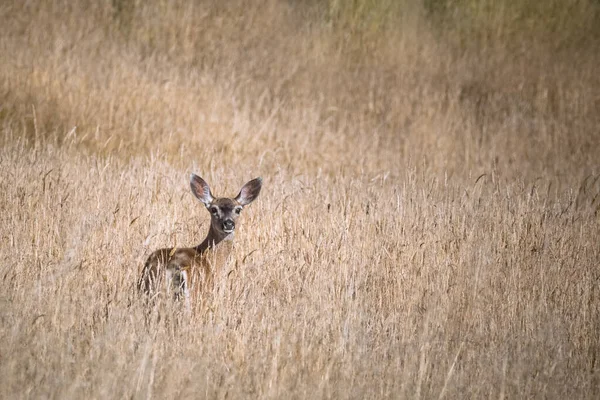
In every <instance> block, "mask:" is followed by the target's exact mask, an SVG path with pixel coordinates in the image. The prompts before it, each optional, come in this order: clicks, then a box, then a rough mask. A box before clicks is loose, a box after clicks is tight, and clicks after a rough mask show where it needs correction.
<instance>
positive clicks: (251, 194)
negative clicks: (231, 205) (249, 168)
mask: <svg viewBox="0 0 600 400" xmlns="http://www.w3.org/2000/svg"><path fill="white" fill-rule="evenodd" d="M261 187H262V178H256V179H252V180H251V181H250V182H248V183H246V184H245V185H244V186H243V187H242V190H240V193H239V194H238V195H237V196H236V197H235V200H237V201H238V202H239V203H240V204H241V205H242V207H245V206H247V205H248V204H250V203H252V202H253V201H254V199H256V198H257V197H258V194H259V193H260V188H261Z"/></svg>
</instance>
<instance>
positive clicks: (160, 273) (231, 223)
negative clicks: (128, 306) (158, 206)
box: [138, 174, 262, 307]
mask: <svg viewBox="0 0 600 400" xmlns="http://www.w3.org/2000/svg"><path fill="white" fill-rule="evenodd" d="M190 185H191V188H192V193H194V195H195V196H196V198H198V200H200V201H201V202H202V203H203V204H204V205H205V206H206V208H207V210H208V211H209V212H210V214H211V224H210V228H209V231H208V234H207V236H206V238H205V239H204V241H202V243H200V244H199V245H198V246H196V247H190V248H164V249H160V250H157V251H155V252H153V253H152V254H150V256H149V257H148V259H147V260H146V263H145V264H144V267H143V269H142V276H141V277H140V280H139V282H138V288H139V289H140V290H142V291H144V292H146V293H148V294H154V293H158V292H160V291H161V289H162V288H163V287H164V288H165V289H166V290H167V293H172V294H173V297H174V298H176V299H185V301H186V303H187V304H188V307H189V306H190V305H195V304H196V303H197V299H198V298H199V296H201V293H203V292H207V291H210V290H211V288H212V284H213V281H214V278H215V276H218V275H219V272H220V269H222V268H223V266H224V265H225V264H226V263H227V260H228V258H229V255H230V254H231V252H232V249H233V238H234V234H235V224H236V221H237V218H238V217H239V215H240V213H241V211H242V209H243V208H244V207H245V206H247V205H248V204H250V203H251V202H252V201H254V199H256V197H257V196H258V194H259V193H260V189H261V186H262V180H261V178H256V179H253V180H251V181H250V182H248V183H246V184H245V185H244V186H243V187H242V189H241V190H240V193H239V194H238V195H237V196H236V197H234V198H227V197H222V198H215V197H214V196H213V195H212V193H211V191H210V188H209V186H208V184H207V183H206V182H205V181H204V180H203V179H202V178H200V177H199V176H197V175H193V174H192V177H191V180H190Z"/></svg>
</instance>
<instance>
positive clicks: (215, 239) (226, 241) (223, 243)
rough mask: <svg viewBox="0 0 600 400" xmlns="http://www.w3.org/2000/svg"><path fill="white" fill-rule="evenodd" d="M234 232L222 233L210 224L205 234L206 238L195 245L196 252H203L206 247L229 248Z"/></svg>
mask: <svg viewBox="0 0 600 400" xmlns="http://www.w3.org/2000/svg"><path fill="white" fill-rule="evenodd" d="M234 233H235V232H231V233H229V234H223V233H220V232H217V231H216V230H215V229H214V228H213V227H212V225H211V226H210V229H209V230H208V235H206V239H204V241H202V243H200V244H199V245H198V246H196V247H195V249H196V251H197V252H198V253H203V252H205V251H206V250H208V249H215V248H221V247H227V248H231V246H232V245H233V237H234Z"/></svg>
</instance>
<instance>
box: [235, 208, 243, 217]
mask: <svg viewBox="0 0 600 400" xmlns="http://www.w3.org/2000/svg"><path fill="white" fill-rule="evenodd" d="M241 212H242V207H238V208H236V209H235V213H236V214H237V215H240V213H241Z"/></svg>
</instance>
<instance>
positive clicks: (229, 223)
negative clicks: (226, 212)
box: [223, 219, 235, 232]
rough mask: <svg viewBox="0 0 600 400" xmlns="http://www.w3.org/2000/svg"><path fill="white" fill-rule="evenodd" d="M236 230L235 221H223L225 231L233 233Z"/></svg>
mask: <svg viewBox="0 0 600 400" xmlns="http://www.w3.org/2000/svg"><path fill="white" fill-rule="evenodd" d="M234 228H235V222H233V220H231V219H226V220H225V221H223V230H224V231H229V232H230V231H232V230H234Z"/></svg>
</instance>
